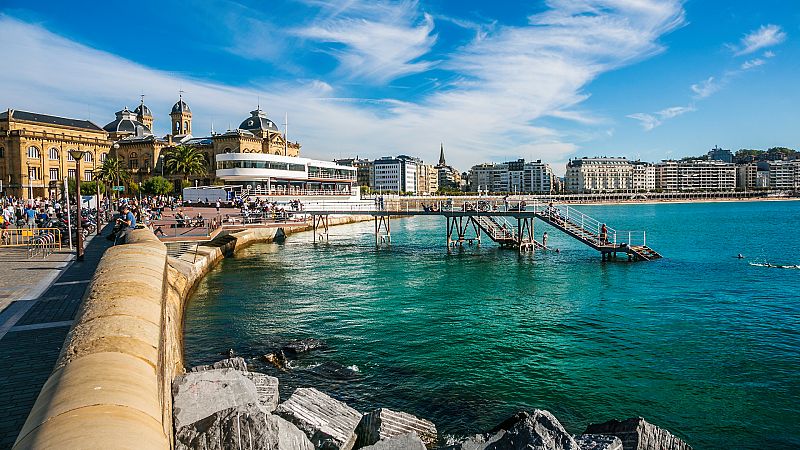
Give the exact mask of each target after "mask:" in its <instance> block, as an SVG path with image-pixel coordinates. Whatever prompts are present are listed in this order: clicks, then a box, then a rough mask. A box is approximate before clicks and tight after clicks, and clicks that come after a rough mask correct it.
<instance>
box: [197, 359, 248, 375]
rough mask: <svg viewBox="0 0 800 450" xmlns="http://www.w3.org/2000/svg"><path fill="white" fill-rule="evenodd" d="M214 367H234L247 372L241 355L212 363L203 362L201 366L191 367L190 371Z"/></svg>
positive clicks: (245, 363)
mask: <svg viewBox="0 0 800 450" xmlns="http://www.w3.org/2000/svg"><path fill="white" fill-rule="evenodd" d="M214 369H236V370H241V371H242V372H247V362H246V361H245V360H244V358H242V357H241V356H238V357H235V358H227V359H223V360H222V361H217V362H215V363H214V364H205V365H202V366H195V367H192V368H191V369H190V370H189V371H190V372H202V371H204V370H214Z"/></svg>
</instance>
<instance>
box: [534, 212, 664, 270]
mask: <svg viewBox="0 0 800 450" xmlns="http://www.w3.org/2000/svg"><path fill="white" fill-rule="evenodd" d="M536 217H538V218H539V219H541V220H542V221H543V222H545V223H547V224H549V225H551V226H553V227H555V228H557V229H559V230H561V231H563V232H564V233H566V234H568V235H570V236H572V237H573V238H575V239H577V240H578V241H580V242H582V243H584V244H586V245H588V246H589V247H592V248H593V249H595V250H598V251H600V252H601V253H602V254H603V259H605V258H606V257H607V256H610V255H615V256H616V254H617V253H625V254H627V255H629V257H631V258H632V259H636V260H638V261H652V260H654V259H659V258H661V255H660V254H659V253H658V252H656V251H655V250H653V249H652V248H650V247H648V246H647V240H646V237H647V235H646V234H645V232H644V231H617V230H615V229H613V228H609V227H608V226H605V230H604V229H603V227H604V225H605V224H603V223H601V222H600V221H598V220H597V219H594V218H593V217H590V216H588V215H586V214H583V213H581V212H579V211H577V210H575V209H574V208H571V207H570V206H567V205H558V206H554V205H550V206H548V207H545V208H544V209H542V210H537V211H536Z"/></svg>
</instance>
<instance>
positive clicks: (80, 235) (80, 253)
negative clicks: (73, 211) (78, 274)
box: [69, 150, 100, 261]
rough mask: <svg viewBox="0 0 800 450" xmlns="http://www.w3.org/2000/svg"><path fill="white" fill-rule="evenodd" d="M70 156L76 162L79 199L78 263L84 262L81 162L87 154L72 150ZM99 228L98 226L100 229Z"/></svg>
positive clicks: (76, 182) (76, 188)
mask: <svg viewBox="0 0 800 450" xmlns="http://www.w3.org/2000/svg"><path fill="white" fill-rule="evenodd" d="M69 154H70V156H72V159H74V160H75V192H76V196H77V198H78V202H77V205H78V217H77V220H75V231H76V234H77V235H78V252H77V254H76V259H77V260H78V261H83V232H82V230H81V221H82V215H81V206H82V205H81V203H82V202H81V160H82V159H83V155H85V154H86V152H85V151H83V150H70V151H69ZM99 226H100V225H99V224H98V227H99Z"/></svg>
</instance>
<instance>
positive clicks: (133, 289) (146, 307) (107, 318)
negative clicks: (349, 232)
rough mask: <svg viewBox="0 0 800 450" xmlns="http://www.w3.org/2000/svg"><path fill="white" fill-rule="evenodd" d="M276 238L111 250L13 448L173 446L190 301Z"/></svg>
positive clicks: (340, 220)
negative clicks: (226, 262) (250, 250)
mask: <svg viewBox="0 0 800 450" xmlns="http://www.w3.org/2000/svg"><path fill="white" fill-rule="evenodd" d="M370 219H371V216H347V217H331V218H330V224H331V225H340V224H345V223H354V222H360V221H365V220H370ZM308 229H310V226H306V227H294V228H293V229H291V232H293V233H296V232H299V231H306V230H308ZM277 231H278V228H252V229H246V228H243V229H241V230H240V231H235V232H230V233H225V234H222V235H219V236H217V237H216V238H215V239H214V240H212V241H211V242H209V243H207V244H204V245H201V246H199V247H198V248H197V251H196V252H191V253H187V254H184V255H182V256H180V257H177V258H175V257H170V256H167V249H166V246H165V245H164V244H163V243H161V242H160V241H159V240H158V239H157V238H156V237H155V236H154V235H153V233H152V232H151V231H149V230H135V231H133V232H131V233H130V234H129V236H128V239H127V241H126V243H125V245H118V246H116V247H113V248H111V249H109V250H108V251H107V252H106V254H105V255H104V256H103V258H102V259H101V260H100V263H99V265H98V267H97V270H96V271H95V274H94V276H93V278H92V280H91V282H90V284H89V286H88V289H87V291H86V295H85V297H84V299H83V302H82V304H81V308H80V310H79V312H78V315H77V317H76V320H75V323H74V324H73V326H72V329H71V330H70V332H69V335H68V336H67V339H66V341H65V343H64V346H63V348H62V351H61V355H60V357H59V360H58V362H57V364H56V367H55V369H54V370H53V373H52V374H51V375H50V377H49V378H48V380H47V382H46V383H45V385H44V387H43V388H42V391H41V392H40V393H39V396H38V398H37V399H36V403H35V404H34V406H33V409H32V410H31V413H30V415H29V416H28V419H27V420H26V422H25V425H24V426H23V428H22V431H21V432H20V435H19V437H18V438H17V441H16V443H15V444H14V448H15V449H29V448H30V449H33V448H60V449H79V448H135V449H150V448H153V449H156V448H158V449H169V448H173V447H174V442H173V430H172V396H171V383H172V380H173V379H174V378H175V376H176V375H179V374H181V373H183V372H184V365H183V313H184V306H185V303H186V299H187V298H188V296H189V295H190V294H191V292H192V290H193V289H194V287H195V286H196V284H197V282H198V281H199V280H200V279H201V278H202V277H203V276H204V275H205V274H206V273H208V271H209V270H210V269H211V268H212V267H214V266H215V265H216V264H217V263H218V262H219V261H220V260H221V259H222V258H224V257H226V256H230V255H233V254H234V253H236V252H237V251H239V250H241V249H243V248H245V247H247V246H249V245H251V244H254V243H258V242H269V241H271V240H272V239H274V238H275V235H276V232H277ZM288 233H289V230H288V229H287V230H286V234H288Z"/></svg>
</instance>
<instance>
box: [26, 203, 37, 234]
mask: <svg viewBox="0 0 800 450" xmlns="http://www.w3.org/2000/svg"><path fill="white" fill-rule="evenodd" d="M25 218H26V223H27V227H28V228H36V210H35V209H34V208H33V205H31V204H28V205H26V206H25Z"/></svg>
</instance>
